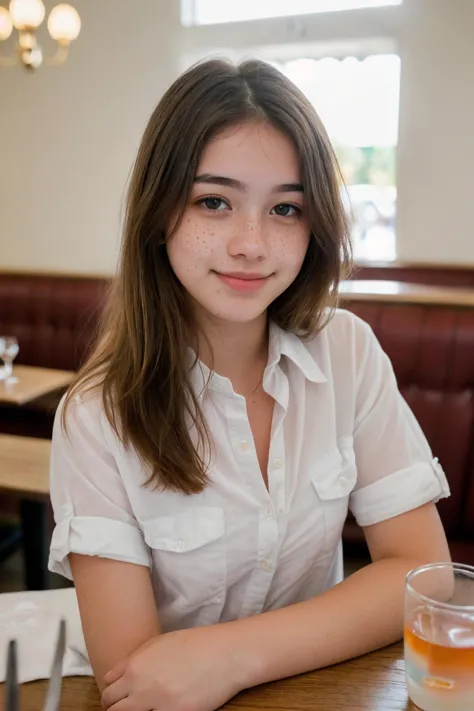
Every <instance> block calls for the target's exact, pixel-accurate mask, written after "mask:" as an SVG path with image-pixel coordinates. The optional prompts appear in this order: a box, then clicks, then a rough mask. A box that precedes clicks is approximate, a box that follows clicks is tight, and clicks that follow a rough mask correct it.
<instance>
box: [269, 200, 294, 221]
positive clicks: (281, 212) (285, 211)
mask: <svg viewBox="0 0 474 711" xmlns="http://www.w3.org/2000/svg"><path fill="white" fill-rule="evenodd" d="M272 212H274V214H275V215H278V216H279V217H296V216H297V215H299V214H301V210H300V208H299V207H296V205H289V204H288V203H286V202H282V203H281V204H280V205H275V207H274V208H273V210H272Z"/></svg>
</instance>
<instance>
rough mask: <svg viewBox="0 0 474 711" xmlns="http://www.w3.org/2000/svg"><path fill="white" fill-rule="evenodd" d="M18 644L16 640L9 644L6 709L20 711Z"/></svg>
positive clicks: (7, 710)
mask: <svg viewBox="0 0 474 711" xmlns="http://www.w3.org/2000/svg"><path fill="white" fill-rule="evenodd" d="M18 702H19V690H18V664H17V646H16V642H15V640H12V641H11V642H10V643H9V645H8V657H7V679H6V707H5V709H6V711H19V703H18Z"/></svg>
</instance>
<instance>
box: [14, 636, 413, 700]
mask: <svg viewBox="0 0 474 711" xmlns="http://www.w3.org/2000/svg"><path fill="white" fill-rule="evenodd" d="M183 673H185V670H184V669H183ZM3 691H4V689H3V686H0V702H1V700H2V698H3ZM45 691H46V682H34V683H31V684H26V685H25V686H24V687H23V689H22V694H21V703H20V708H21V710H22V711H37V710H38V709H40V708H42V702H43V699H44V695H45ZM0 707H1V703H0ZM223 708H225V709H233V710H234V711H235V710H237V709H243V710H245V711H262V710H263V711H415V707H414V706H412V705H411V704H410V702H409V701H408V697H407V691H406V686H405V673H404V664H403V647H402V644H396V645H393V646H392V647H387V648H386V649H383V650H380V651H378V652H373V653H372V654H368V655H366V656H365V657H361V658H360V659H355V660H353V661H351V662H346V663H344V664H339V665H337V666H334V667H330V668H329V669H322V670H321V671H317V672H312V673H311V674H303V675H301V676H298V677H294V678H291V679H285V680H283V681H279V682H275V683H273V684H265V685H263V686H260V687H257V688H255V689H250V690H248V691H245V692H243V693H242V694H239V695H238V696H237V697H236V698H235V699H233V700H232V701H230V702H229V703H228V704H226V706H225V707H223ZM61 711H101V705H100V698H99V694H98V691H97V689H96V687H95V683H94V681H93V680H92V679H91V678H77V677H76V678H69V679H68V678H66V679H64V680H63V697H62V703H61Z"/></svg>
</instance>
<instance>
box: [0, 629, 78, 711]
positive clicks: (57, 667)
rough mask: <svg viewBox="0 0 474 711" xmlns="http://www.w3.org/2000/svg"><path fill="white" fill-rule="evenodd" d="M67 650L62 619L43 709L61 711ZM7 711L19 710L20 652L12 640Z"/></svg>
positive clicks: (9, 653)
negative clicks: (65, 653) (62, 684)
mask: <svg viewBox="0 0 474 711" xmlns="http://www.w3.org/2000/svg"><path fill="white" fill-rule="evenodd" d="M65 650H66V622H65V620H61V622H60V625H59V632H58V637H57V641H56V648H55V650H54V659H53V665H52V667H51V677H50V680H49V684H48V690H47V692H46V698H45V701H44V705H43V711H59V706H60V704H61V680H62V669H63V658H64V652H65ZM5 697H6V706H5V711H19V708H20V704H19V701H20V685H19V683H18V652H17V643H16V641H15V640H12V641H11V642H10V643H9V645H8V657H7V677H6V695H5Z"/></svg>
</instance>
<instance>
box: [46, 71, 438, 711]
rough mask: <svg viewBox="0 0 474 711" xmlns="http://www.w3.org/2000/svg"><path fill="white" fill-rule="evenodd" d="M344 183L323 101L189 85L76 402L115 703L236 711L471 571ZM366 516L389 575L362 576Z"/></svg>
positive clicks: (91, 587)
mask: <svg viewBox="0 0 474 711" xmlns="http://www.w3.org/2000/svg"><path fill="white" fill-rule="evenodd" d="M349 254H350V249H349V240H348V228H347V224H346V219H345V215H344V209H343V207H342V203H341V180H340V177H339V174H338V171H337V164H336V160H335V158H334V154H333V151H332V149H331V146H330V144H329V141H328V138H327V136H326V133H325V131H324V129H323V127H322V125H321V123H320V121H319V119H318V117H317V116H316V114H315V112H314V110H313V108H312V107H311V105H310V104H309V102H308V101H307V100H306V99H305V98H304V96H303V95H302V94H301V93H300V92H299V91H298V90H297V89H296V88H295V87H294V86H293V84H292V83H291V82H289V81H288V80H287V79H286V78H284V77H283V76H282V75H281V74H280V73H279V72H278V71H276V70H275V69H273V68H272V67H271V66H268V65H267V64H265V63H262V62H259V61H248V62H245V63H243V64H241V65H240V66H237V67H236V66H233V65H231V64H228V63H226V62H223V61H217V60H212V61H208V62H206V63H203V64H201V65H198V66H196V67H194V68H192V69H191V70H190V71H188V72H186V73H185V74H184V75H183V76H181V77H180V78H179V79H178V80H177V81H176V82H175V83H174V84H173V86H172V87H171V88H170V89H169V91H168V92H167V93H166V94H165V96H164V97H163V99H162V100H161V102H160V103H159V105H158V107H157V109H156V111H155V112H154V114H153V115H152V117H151V119H150V122H149V124H148V127H147V129H146V131H145V134H144V137H143V140H142V143H141V147H140V149H139V154H138V158H137V161H136V165H135V168H134V172H133V176H132V178H131V184H130V188H129V197H128V206H127V214H126V223H125V229H124V239H123V250H122V257H121V264H120V271H119V276H118V279H117V283H116V287H115V289H114V292H113V296H112V299H111V304H110V309H109V311H108V314H107V318H106V321H105V323H104V327H103V330H102V334H101V337H100V339H99V341H98V345H97V347H96V349H95V351H94V353H93V354H92V356H91V358H90V360H89V362H88V363H87V365H86V366H85V367H84V368H83V370H82V372H81V373H80V374H79V377H78V379H77V381H76V383H75V385H74V386H73V388H72V389H71V390H70V392H69V393H68V396H67V398H66V400H65V402H63V403H62V404H61V407H60V409H59V410H58V414H57V418H56V424H55V431H54V438H53V453H52V474H51V476H52V481H51V493H52V501H53V506H54V510H55V519H56V529H55V532H54V536H53V541H52V546H51V559H50V567H51V570H53V571H55V572H59V573H62V574H64V575H66V576H67V577H70V578H72V579H73V580H74V583H75V585H76V588H77V594H78V599H79V605H80V610H81V617H82V624H83V628H84V634H85V639H86V643H87V648H88V652H89V655H90V660H91V664H92V667H93V670H94V673H95V676H96V679H97V682H98V684H99V687H100V689H101V690H102V692H103V704H104V707H105V708H110V709H114V711H150V709H160V710H162V709H166V711H178V709H179V710H182V709H190V710H192V711H211V710H212V709H217V708H218V707H219V706H220V705H221V704H223V703H224V702H225V701H226V700H227V699H229V698H230V697H232V696H233V695H234V694H236V693H237V692H238V691H239V690H241V689H243V688H246V687H250V686H252V685H256V684H260V683H262V682H267V681H270V680H274V679H278V678H281V677H286V676H289V675H294V674H298V673H300V672H305V671H308V670H311V669H317V668H319V667H323V666H325V665H329V664H332V663H334V662H339V661H342V660H344V659H347V658H350V657H353V656H356V655H360V654H363V653H365V652H368V651H369V650H373V649H375V648H377V647H380V646H383V645H386V644H388V643H391V642H393V641H395V640H397V639H399V638H400V637H401V633H402V617H403V612H402V610H403V593H404V581H405V576H406V574H407V572H408V571H409V570H410V569H411V568H413V567H415V566H417V565H418V564H423V563H428V562H430V561H436V560H447V559H449V551H448V548H447V544H446V539H445V535H444V532H443V529H442V526H441V524H440V520H439V517H438V514H437V511H436V508H435V505H434V502H435V501H436V500H438V499H439V498H440V497H443V496H447V495H448V487H447V483H446V479H445V477H444V474H443V472H442V470H441V468H440V466H439V465H438V464H437V462H436V461H434V460H433V458H432V454H431V452H430V449H429V447H428V445H427V442H426V440H425V438H424V436H423V434H422V432H421V430H420V428H419V426H418V424H417V422H416V421H415V419H414V417H413V415H412V413H411V412H410V411H409V409H408V407H407V405H406V404H405V402H404V400H403V399H402V397H401V396H400V394H399V392H398V389H397V385H396V382H395V378H394V374H393V371H392V368H391V365H390V363H389V361H388V359H387V357H386V356H385V354H384V353H383V352H382V350H381V348H380V346H379V344H378V342H377V341H376V339H375V337H374V335H373V334H372V332H371V330H370V329H369V327H368V326H367V325H366V324H364V323H363V322H362V321H360V320H359V319H357V318H356V317H354V316H352V315H351V314H350V313H349V312H346V311H338V310H336V309H335V308H334V306H335V300H336V296H337V291H338V284H339V280H340V278H341V275H342V274H343V273H344V269H345V267H346V266H347V264H348V261H349ZM348 508H349V509H351V510H352V512H353V513H354V515H355V517H356V519H357V520H358V522H359V524H360V525H361V526H362V527H363V529H364V532H365V536H366V539H367V543H368V546H369V549H370V553H371V558H372V563H371V564H370V565H368V566H367V567H365V568H364V569H362V570H360V571H359V572H357V573H355V574H354V575H352V576H351V577H349V578H348V579H346V580H343V572H342V547H341V531H342V527H343V524H344V521H345V518H346V515H347V511H348Z"/></svg>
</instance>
